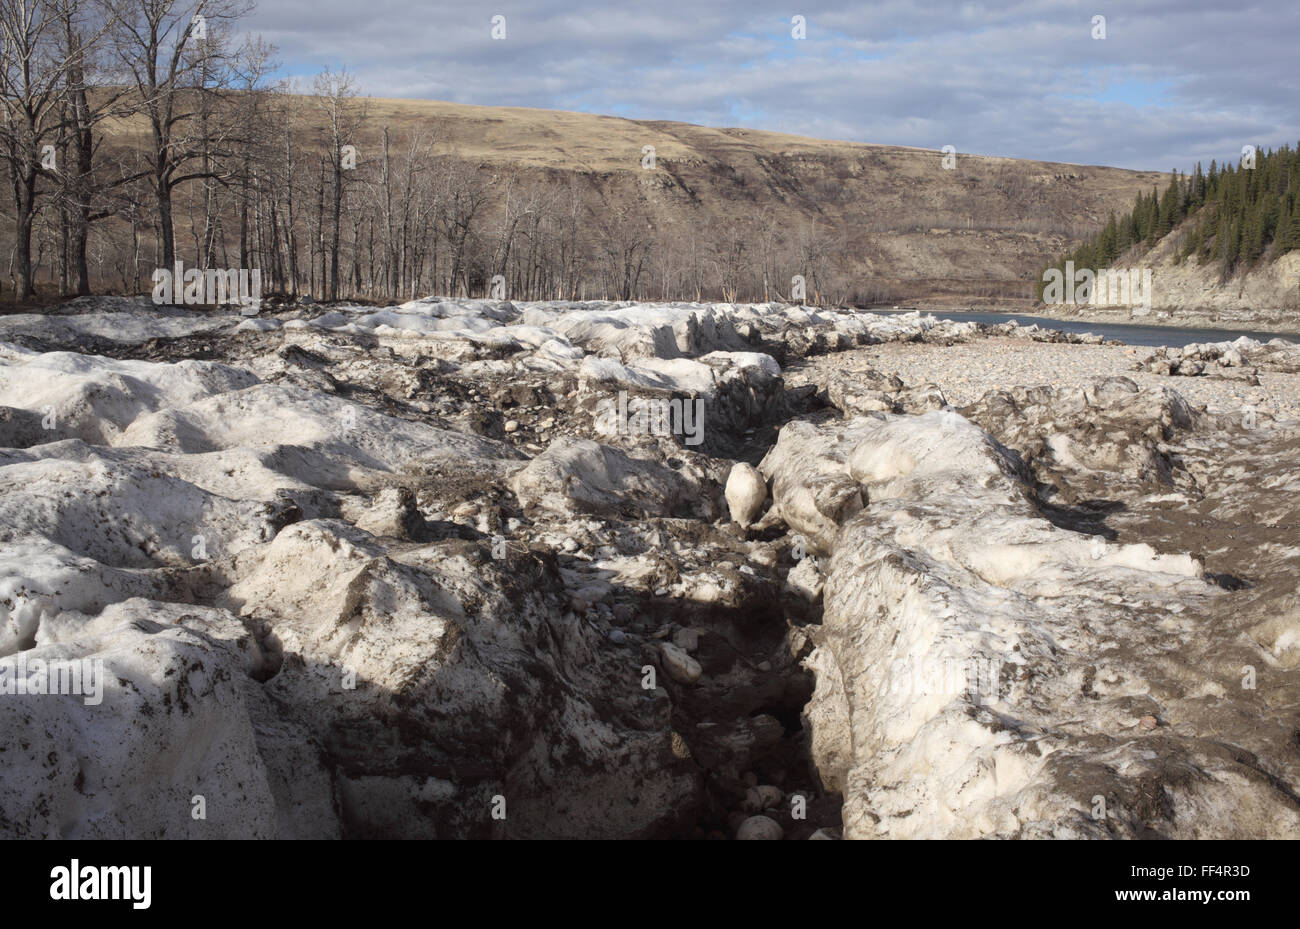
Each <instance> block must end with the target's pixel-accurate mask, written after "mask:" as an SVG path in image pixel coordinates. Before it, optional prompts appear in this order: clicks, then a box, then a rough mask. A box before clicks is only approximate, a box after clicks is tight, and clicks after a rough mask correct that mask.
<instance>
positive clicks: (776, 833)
mask: <svg viewBox="0 0 1300 929" xmlns="http://www.w3.org/2000/svg"><path fill="white" fill-rule="evenodd" d="M784 837H785V830H784V829H782V828H781V824H780V823H778V822H777V821H776V820H775V819H772V818H770V817H767V816H751V817H749V819H747V820H745V821H744V822H743V823H741V824H740V828H739V829H737V830H736V838H737V839H740V840H741V841H749V840H758V841H767V842H777V841H780V840H781V839H782V838H784Z"/></svg>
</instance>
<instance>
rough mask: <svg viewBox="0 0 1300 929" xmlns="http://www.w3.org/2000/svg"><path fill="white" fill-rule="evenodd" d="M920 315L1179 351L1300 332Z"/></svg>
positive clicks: (1298, 336) (1298, 338)
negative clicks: (1034, 327)
mask: <svg viewBox="0 0 1300 929" xmlns="http://www.w3.org/2000/svg"><path fill="white" fill-rule="evenodd" d="M867 312H870V313H885V314H889V315H894V314H901V313H905V312H911V311H910V310H868V311H867ZM921 312H922V314H923V315H929V316H937V317H938V318H940V319H952V320H956V321H958V322H974V323H987V324H989V325H991V326H996V325H998V324H999V323H1005V322H1010V321H1011V320H1013V319H1014V320H1015V321H1016V322H1017V323H1018V324H1019V325H1021V326H1030V325H1033V324H1035V323H1036V324H1038V326H1040V327H1041V328H1043V329H1060V330H1061V331H1062V332H1092V333H1095V334H1096V335H1099V336H1104V337H1105V338H1107V339H1118V340H1119V341H1121V342H1124V343H1125V344H1128V345H1149V346H1153V347H1155V346H1160V345H1172V346H1175V347H1178V348H1181V347H1182V346H1184V345H1190V344H1191V343H1193V342H1230V341H1232V340H1233V339H1236V338H1239V337H1240V336H1243V335H1244V336H1249V337H1250V338H1252V339H1258V340H1259V341H1260V342H1267V341H1268V340H1269V339H1286V340H1287V341H1288V342H1300V333H1294V332H1251V331H1249V330H1245V329H1187V328H1183V327H1181V326H1140V325H1132V324H1126V323H1088V322H1080V321H1078V320H1073V319H1051V318H1049V317H1046V316H1023V315H1021V314H1019V313H971V312H966V311H961V310H929V309H926V310H922V311H921Z"/></svg>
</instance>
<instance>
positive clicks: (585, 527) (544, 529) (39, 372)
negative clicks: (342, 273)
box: [0, 298, 1300, 839]
mask: <svg viewBox="0 0 1300 929" xmlns="http://www.w3.org/2000/svg"><path fill="white" fill-rule="evenodd" d="M1100 342H1101V340H1100V339H1098V338H1096V337H1093V336H1087V335H1083V336H1079V335H1070V336H1066V335H1063V334H1061V333H1057V332H1052V331H1049V330H1040V329H1035V328H1028V329H1026V328H1021V327H1017V326H1016V325H1014V324H1002V325H997V326H985V325H981V324H975V323H954V322H944V321H939V320H935V319H934V318H932V317H923V316H919V315H915V314H912V315H905V316H873V315H870V314H865V313H857V312H850V311H843V312H838V311H828V310H815V309H811V308H804V307H792V306H783V305H775V304H774V305H759V306H755V305H744V306H741V305H730V304H653V305H651V304H610V303H534V304H515V303H502V302H490V301H476V300H443V299H427V300H419V301H414V302H412V303H409V304H405V305H402V306H394V307H387V308H375V307H365V306H329V307H324V306H316V305H298V304H289V305H279V306H277V307H274V308H264V309H263V311H262V312H261V313H260V314H259V315H257V316H253V317H242V316H237V315H225V314H222V313H218V312H191V311H186V310H181V309H174V308H165V307H155V306H153V305H152V304H151V303H149V302H148V301H147V300H136V299H128V298H91V299H83V300H79V301H74V302H72V303H70V304H67V305H66V306H64V307H62V308H60V309H59V310H57V311H55V312H51V313H48V314H42V315H11V316H4V317H0V753H2V761H3V767H2V769H0V835H3V836H5V837H61V838H118V837H196V838H197V837H210V838H234V837H264V838H272V837H280V838H290V837H327V838H331V837H332V838H368V837H401V838H435V837H436V838H494V837H495V838H538V837H589V838H664V837H698V838H719V839H721V838H725V839H731V838H739V839H812V838H815V839H835V838H840V837H843V838H855V839H859V838H862V839H864V838H939V837H951V838H966V837H1000V838H1046V837H1087V838H1107V837H1113V838H1146V837H1169V838H1182V837H1207V838H1208V837H1224V838H1226V837H1260V838H1262V837H1297V836H1300V797H1298V796H1297V793H1296V791H1297V789H1300V602H1298V601H1297V593H1296V578H1297V576H1298V574H1300V431H1298V430H1300V423H1297V422H1296V419H1295V415H1294V414H1295V410H1296V405H1295V403H1294V398H1295V396H1296V382H1297V378H1300V375H1298V374H1297V372H1300V349H1297V348H1296V347H1295V346H1287V345H1286V344H1285V343H1282V342H1280V341H1274V342H1269V343H1259V342H1254V341H1250V340H1248V339H1241V340H1238V341H1236V342H1231V343H1226V342H1225V343H1218V344H1211V345H1194V346H1187V347H1186V348H1184V349H1182V350H1175V349H1169V350H1161V351H1160V352H1151V351H1146V352H1143V353H1142V354H1140V355H1139V354H1137V353H1135V352H1130V351H1127V350H1125V349H1124V348H1123V347H1121V346H1113V345H1101V344H1099V343H1100ZM1090 353H1091V354H1090ZM1067 368H1068V370H1069V373H1070V376H1069V377H1068V378H1066V377H1058V376H1057V375H1058V372H1060V371H1062V370H1065V369H1067ZM900 372H901V373H900ZM990 372H993V373H992V374H990ZM976 386H978V388H979V389H978V390H975V389H973V388H974V387H976ZM1259 391H1264V392H1265V393H1266V394H1267V395H1265V394H1263V393H1261V394H1259V395H1258V396H1256V393H1257V392H1259Z"/></svg>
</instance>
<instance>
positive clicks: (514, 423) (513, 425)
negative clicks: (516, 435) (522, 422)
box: [506, 419, 519, 432]
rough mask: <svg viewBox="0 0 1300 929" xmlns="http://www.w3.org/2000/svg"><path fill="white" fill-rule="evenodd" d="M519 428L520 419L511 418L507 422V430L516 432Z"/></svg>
mask: <svg viewBox="0 0 1300 929" xmlns="http://www.w3.org/2000/svg"><path fill="white" fill-rule="evenodd" d="M518 429H519V420H517V419H511V420H508V421H507V422H506V432H515V431H516V430H518Z"/></svg>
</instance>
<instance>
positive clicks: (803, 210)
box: [367, 99, 1167, 302]
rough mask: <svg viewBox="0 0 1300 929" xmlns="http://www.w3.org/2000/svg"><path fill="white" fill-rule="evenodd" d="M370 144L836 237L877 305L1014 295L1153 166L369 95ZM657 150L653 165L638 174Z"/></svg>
mask: <svg viewBox="0 0 1300 929" xmlns="http://www.w3.org/2000/svg"><path fill="white" fill-rule="evenodd" d="M367 108H368V120H367V135H370V136H371V137H373V134H374V133H376V132H377V131H378V128H379V127H381V126H383V125H388V126H390V127H391V128H392V129H393V130H394V131H398V132H400V131H407V130H413V129H417V128H423V129H425V130H426V131H428V132H431V133H433V134H434V136H435V137H436V145H437V147H439V148H440V149H444V150H448V151H452V152H455V153H456V154H458V155H460V156H461V157H464V158H467V159H471V160H475V161H478V162H481V163H486V164H491V165H496V166H501V167H509V168H514V169H516V170H518V171H521V172H524V173H545V174H549V175H552V176H554V175H557V174H558V175H573V176H576V177H577V178H578V179H579V181H580V182H581V183H582V184H584V185H587V186H589V187H590V188H591V189H592V191H593V192H594V193H595V194H596V195H597V196H599V197H601V198H603V199H604V200H605V201H606V202H617V201H619V200H620V199H632V200H636V201H639V202H640V203H641V204H643V205H644V207H645V208H646V209H647V210H648V212H649V213H650V214H651V215H652V216H653V217H654V221H655V224H656V226H658V227H659V228H660V229H683V230H684V229H693V230H697V231H701V230H703V231H711V232H713V233H714V234H722V233H723V232H724V231H725V230H727V229H729V228H735V227H737V226H739V225H746V226H752V225H753V224H754V223H755V222H756V220H757V219H758V218H759V217H761V216H767V217H770V221H772V222H775V223H777V224H780V225H781V226H784V227H787V228H788V227H794V226H802V227H807V228H811V229H815V230H816V231H817V232H818V233H819V234H821V235H823V236H826V235H829V236H831V237H834V238H838V239H841V240H843V241H844V242H845V243H846V244H847V245H848V249H847V251H848V252H849V253H850V254H852V255H855V256H857V262H856V266H855V267H853V268H851V269H844V270H846V271H848V272H849V273H850V274H851V275H852V276H854V277H855V278H858V279H860V280H862V281H863V282H865V283H867V284H868V285H874V289H875V290H876V292H877V293H878V294H879V295H880V296H881V298H882V299H917V298H923V297H938V298H943V297H950V298H953V299H960V300H970V301H976V302H978V300H979V298H982V297H992V296H999V297H1008V296H1013V295H1014V296H1016V297H1024V298H1029V297H1030V296H1031V293H1032V282H1033V281H1034V280H1035V278H1036V277H1037V275H1038V272H1039V271H1040V270H1041V268H1042V266H1043V264H1044V263H1045V262H1046V261H1047V260H1048V259H1049V258H1051V257H1052V256H1054V255H1057V254H1060V253H1061V252H1062V251H1064V250H1066V249H1067V248H1069V247H1071V246H1072V245H1073V244H1074V243H1076V242H1078V241H1080V240H1081V239H1082V237H1084V236H1086V235H1088V234H1091V233H1092V232H1094V231H1096V230H1097V229H1098V228H1099V227H1100V225H1101V224H1102V223H1104V222H1105V220H1106V217H1107V214H1108V213H1109V212H1110V211H1112V210H1114V211H1115V212H1117V213H1122V212H1123V211H1124V210H1126V209H1127V208H1128V207H1129V206H1130V205H1131V203H1132V201H1133V198H1134V196H1135V195H1136V194H1137V192H1138V191H1139V190H1150V189H1151V187H1152V186H1154V185H1164V184H1165V183H1167V175H1165V174H1163V173H1161V172H1154V171H1146V172H1139V171H1128V170H1122V169H1119V168H1108V167H1097V166H1090V165H1071V164H1057V163H1051V162H1042V161H1024V160H1019V159H1012V158H996V157H987V156H979V155H967V154H961V153H958V154H957V156H956V164H955V167H954V168H953V169H952V170H945V169H944V167H943V153H941V152H939V151H936V150H928V149H919V148H907V147H902V146H891V145H874V144H861V143H853V142H839V141H828V140H822V139H810V138H804V137H801V136H794V135H785V134H782V133H775V132H763V131H758V130H752V129H736V128H727V129H715V128H709V127H704V126H695V125H690V124H687V123H676V122H665V121H644V120H630V119H621V118H618V117H611V116H594V115H589V114H585V113H573V112H565V111H558V110H535V109H524V108H518V107H482V106H469V105H463V104H455V103H445V102H439V101H423V100H393V99H370V100H368V101H367ZM647 145H649V146H653V147H654V153H655V168H654V169H653V170H646V169H643V168H642V167H641V163H642V158H643V155H642V153H643V150H644V147H645V146H647Z"/></svg>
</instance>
